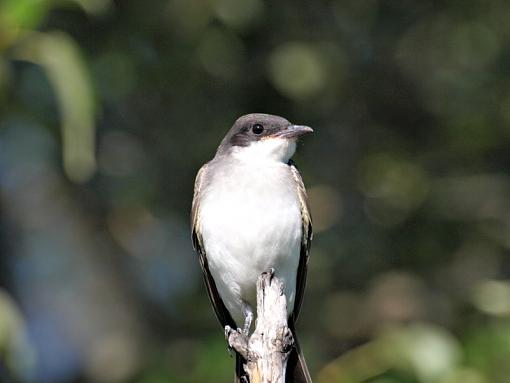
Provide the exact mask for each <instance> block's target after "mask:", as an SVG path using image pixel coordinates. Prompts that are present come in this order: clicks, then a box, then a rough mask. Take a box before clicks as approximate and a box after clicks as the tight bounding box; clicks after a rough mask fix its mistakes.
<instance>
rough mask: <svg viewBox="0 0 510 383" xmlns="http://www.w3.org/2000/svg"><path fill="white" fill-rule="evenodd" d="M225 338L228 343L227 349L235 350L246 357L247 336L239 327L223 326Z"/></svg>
mask: <svg viewBox="0 0 510 383" xmlns="http://www.w3.org/2000/svg"><path fill="white" fill-rule="evenodd" d="M225 338H226V339H227V343H228V350H229V352H231V351H232V350H235V351H236V352H238V353H239V354H241V355H242V356H243V357H244V358H247V357H248V337H247V336H246V335H245V334H244V333H243V331H242V330H241V329H237V330H234V329H233V328H232V327H230V326H225Z"/></svg>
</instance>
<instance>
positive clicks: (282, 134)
mask: <svg viewBox="0 0 510 383" xmlns="http://www.w3.org/2000/svg"><path fill="white" fill-rule="evenodd" d="M312 132H313V129H312V128H310V127H309V126H304V125H289V126H287V127H286V128H285V129H282V130H280V131H279V132H277V133H275V134H274V136H275V137H279V138H297V137H300V136H302V135H305V134H308V133H312Z"/></svg>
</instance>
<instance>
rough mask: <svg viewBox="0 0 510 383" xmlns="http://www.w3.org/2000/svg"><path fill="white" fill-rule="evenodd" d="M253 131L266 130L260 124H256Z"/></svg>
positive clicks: (260, 131)
mask: <svg viewBox="0 0 510 383" xmlns="http://www.w3.org/2000/svg"><path fill="white" fill-rule="evenodd" d="M251 131H252V132H253V133H255V134H262V132H263V131H264V127H263V126H262V125H260V124H255V125H253V127H252V128H251Z"/></svg>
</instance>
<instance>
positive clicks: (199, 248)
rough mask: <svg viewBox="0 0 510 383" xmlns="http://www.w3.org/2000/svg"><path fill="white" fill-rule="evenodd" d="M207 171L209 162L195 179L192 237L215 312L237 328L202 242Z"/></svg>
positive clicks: (220, 319)
mask: <svg viewBox="0 0 510 383" xmlns="http://www.w3.org/2000/svg"><path fill="white" fill-rule="evenodd" d="M206 172H207V164H206V165H204V166H202V168H201V169H200V170H199V171H198V174H197V178H196V179H195V190H194V193H193V203H192V206H191V237H192V240H193V248H194V249H195V251H196V252H197V253H198V256H199V260H200V266H201V267H202V273H203V276H204V282H205V286H206V288H207V293H208V295H209V299H210V301H211V303H212V305H213V308H214V312H215V313H216V316H217V317H218V320H219V321H220V323H221V325H222V326H223V327H225V326H226V325H229V326H230V327H232V328H237V325H236V323H235V322H234V320H233V319H232V316H231V315H230V313H229V311H228V310H227V308H226V307H225V304H224V303H223V300H222V299H221V297H220V294H219V293H218V289H217V288H216V284H215V283H214V279H213V277H212V275H211V272H210V271H209V266H208V265H207V257H206V254H205V248H204V245H203V242H202V235H201V233H200V193H201V192H202V187H203V184H204V177H205V174H206Z"/></svg>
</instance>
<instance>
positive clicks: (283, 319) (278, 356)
mask: <svg viewBox="0 0 510 383" xmlns="http://www.w3.org/2000/svg"><path fill="white" fill-rule="evenodd" d="M225 336H226V338H227V340H228V344H229V345H230V347H232V348H233V349H234V350H236V351H237V352H238V353H240V354H241V355H242V356H243V357H244V358H245V359H246V361H247V362H246V364H245V365H244V370H245V371H246V373H247V375H248V377H249V382H250V383H285V372H286V368H287V360H288V357H289V353H290V351H291V349H292V346H293V344H294V339H293V337H292V332H291V331H290V329H289V327H288V325H287V299H286V297H285V294H284V288H283V284H282V282H280V280H278V278H276V277H275V276H274V270H270V271H268V272H264V273H262V274H261V275H260V277H259V278H258V280H257V320H256V325H255V331H254V332H253V334H252V335H251V336H249V337H248V336H247V334H243V332H242V331H241V330H240V329H237V330H233V329H232V328H230V327H229V326H226V327H225Z"/></svg>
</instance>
